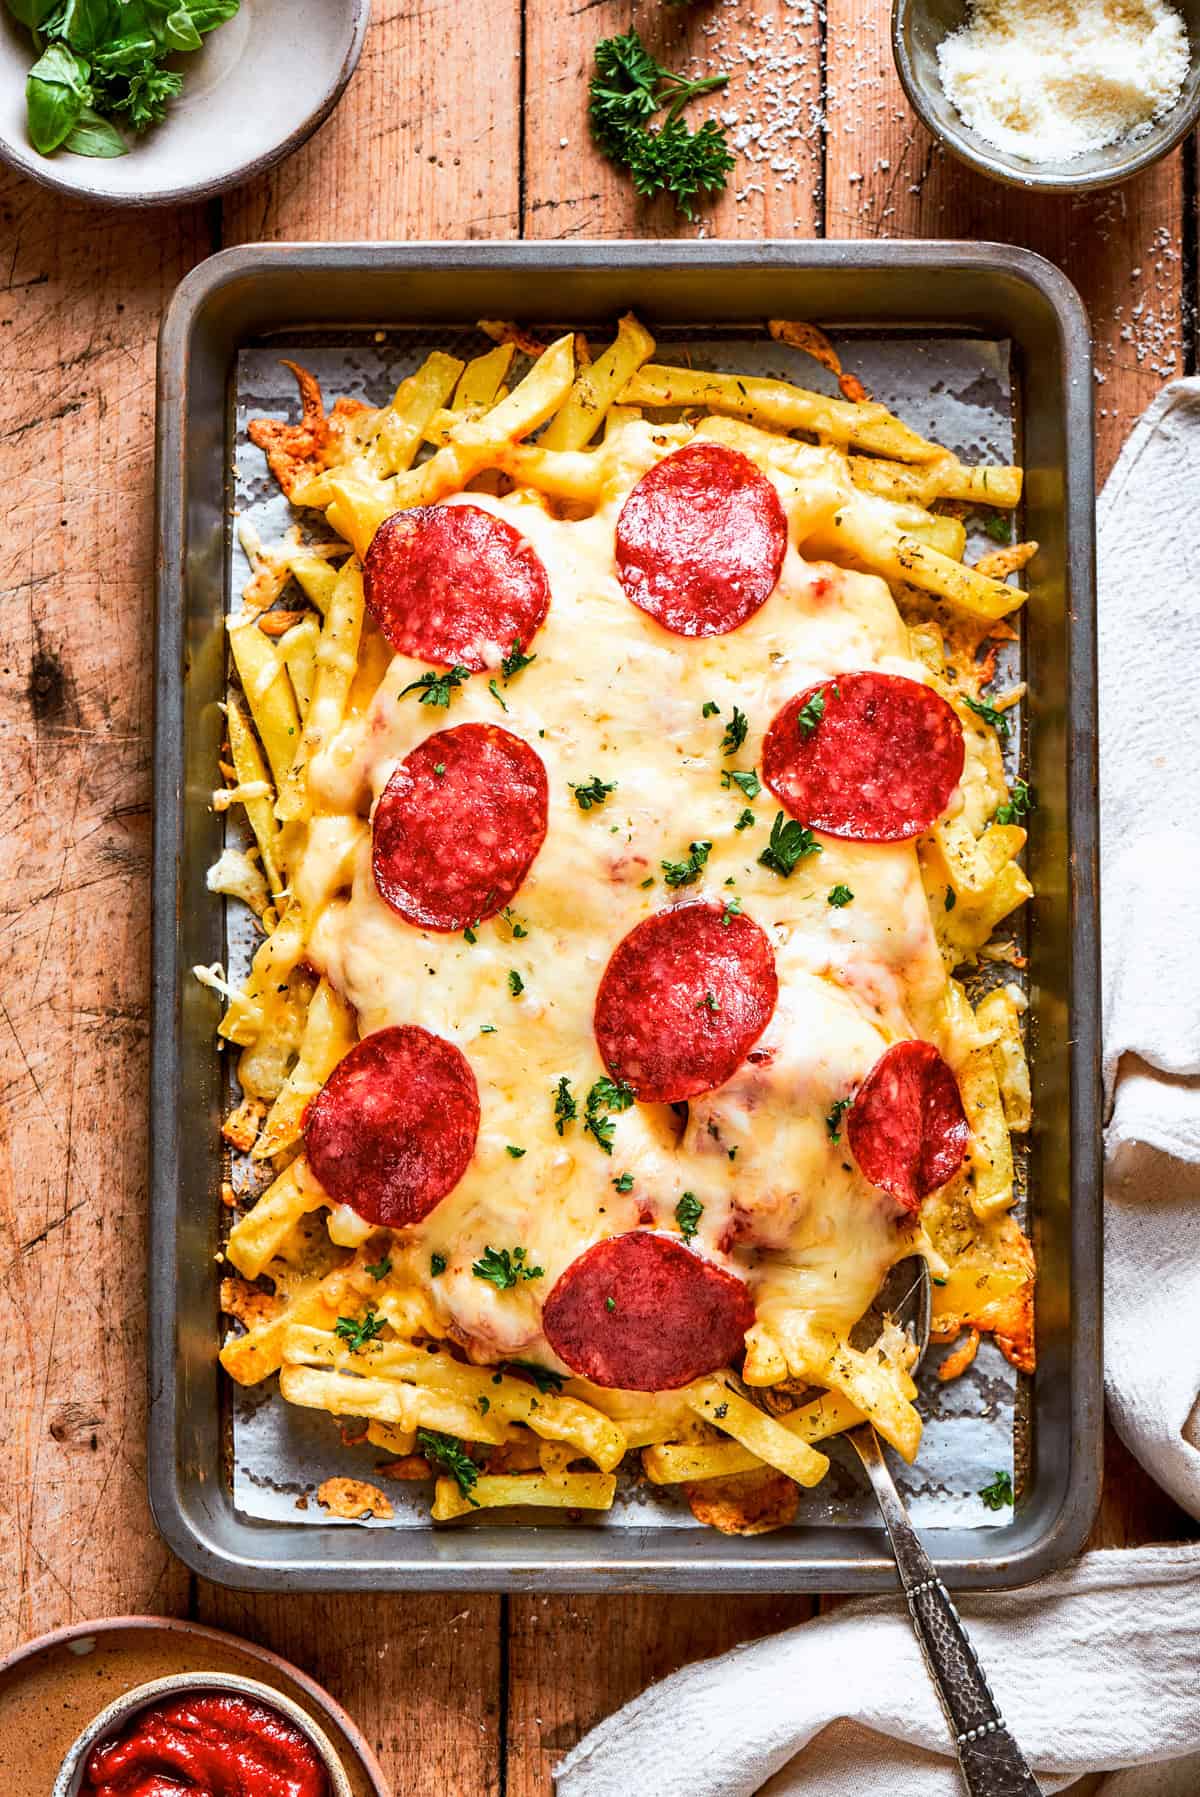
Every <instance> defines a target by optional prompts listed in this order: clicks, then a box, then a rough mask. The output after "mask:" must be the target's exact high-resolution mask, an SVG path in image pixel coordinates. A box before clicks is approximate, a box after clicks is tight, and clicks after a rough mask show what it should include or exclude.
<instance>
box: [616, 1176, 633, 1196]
mask: <svg viewBox="0 0 1200 1797" xmlns="http://www.w3.org/2000/svg"><path fill="white" fill-rule="evenodd" d="M613 1184H614V1185H615V1186H616V1188H617V1190H618V1192H632V1190H633V1174H632V1173H618V1174H617V1177H616V1178H615V1179H614V1180H613Z"/></svg>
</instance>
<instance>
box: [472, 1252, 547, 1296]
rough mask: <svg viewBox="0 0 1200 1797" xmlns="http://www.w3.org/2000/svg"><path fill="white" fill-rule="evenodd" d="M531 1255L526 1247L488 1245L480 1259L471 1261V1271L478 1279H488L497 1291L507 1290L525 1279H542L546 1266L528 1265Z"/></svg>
mask: <svg viewBox="0 0 1200 1797" xmlns="http://www.w3.org/2000/svg"><path fill="white" fill-rule="evenodd" d="M528 1258H529V1255H528V1250H527V1249H525V1248H493V1247H491V1246H490V1245H489V1246H488V1247H486V1248H485V1249H484V1251H483V1253H482V1254H481V1255H480V1256H479V1259H478V1260H473V1261H472V1262H471V1271H472V1273H474V1275H475V1277H476V1279H486V1280H487V1281H488V1282H489V1284H491V1285H494V1286H495V1287H496V1290H497V1291H501V1292H507V1291H510V1290H511V1289H512V1287H513V1286H514V1285H520V1283H521V1281H522V1280H523V1279H541V1278H542V1276H543V1275H544V1273H545V1271H546V1269H545V1267H531V1266H527V1265H526V1262H527V1261H528Z"/></svg>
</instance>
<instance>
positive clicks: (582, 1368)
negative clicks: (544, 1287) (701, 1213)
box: [542, 1229, 754, 1391]
mask: <svg viewBox="0 0 1200 1797" xmlns="http://www.w3.org/2000/svg"><path fill="white" fill-rule="evenodd" d="M753 1321H754V1303H753V1300H752V1299H751V1297H750V1294H749V1292H748V1291H747V1290H746V1287H745V1286H744V1285H743V1284H742V1281H741V1280H740V1279H737V1278H735V1277H734V1275H733V1274H732V1273H727V1272H726V1271H725V1269H724V1268H723V1267H718V1266H717V1265H716V1264H715V1263H714V1262H713V1261H711V1260H705V1259H703V1258H702V1256H701V1255H699V1254H694V1253H693V1252H692V1250H691V1249H690V1248H685V1247H684V1246H683V1243H682V1242H679V1241H676V1240H675V1239H674V1238H673V1237H671V1236H665V1235H652V1234H651V1233H650V1232H649V1231H648V1230H642V1229H635V1230H633V1231H631V1232H630V1234H628V1235H614V1236H609V1237H608V1238H607V1240H605V1241H603V1242H596V1243H595V1244H594V1246H592V1247H591V1248H588V1249H587V1250H586V1252H585V1253H583V1254H581V1255H580V1256H579V1258H578V1260H573V1261H572V1262H571V1264H570V1266H569V1267H568V1268H567V1270H566V1272H565V1273H564V1274H563V1275H562V1276H561V1278H560V1279H559V1280H558V1282H557V1283H556V1285H555V1287H554V1290H553V1291H552V1292H551V1293H550V1296H549V1298H547V1300H546V1307H545V1309H544V1310H543V1312H542V1329H543V1331H544V1332H545V1336H546V1340H547V1341H548V1342H549V1343H550V1346H551V1347H552V1348H553V1349H554V1352H555V1353H556V1354H557V1355H558V1357H559V1359H560V1360H561V1361H563V1362H564V1364H565V1365H567V1366H569V1367H570V1369H571V1371H572V1372H573V1373H578V1374H579V1376H580V1377H581V1378H583V1379H590V1380H591V1381H592V1383H593V1384H594V1385H608V1386H616V1387H617V1388H618V1390H621V1391H674V1390H675V1389H676V1388H677V1387H678V1386H680V1385H687V1384H689V1383H690V1382H691V1380H693V1379H699V1378H702V1377H703V1375H704V1374H705V1373H715V1372H716V1370H717V1368H718V1367H722V1366H728V1364H729V1362H730V1361H731V1360H733V1359H734V1358H735V1357H736V1356H737V1355H739V1354H741V1352H742V1348H743V1346H744V1341H745V1335H746V1331H747V1329H749V1328H750V1326H751V1324H752V1323H753Z"/></svg>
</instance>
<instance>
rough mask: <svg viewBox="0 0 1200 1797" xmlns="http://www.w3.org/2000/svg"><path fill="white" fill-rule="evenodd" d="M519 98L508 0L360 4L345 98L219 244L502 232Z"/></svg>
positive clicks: (515, 23) (225, 215)
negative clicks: (362, 13)
mask: <svg viewBox="0 0 1200 1797" xmlns="http://www.w3.org/2000/svg"><path fill="white" fill-rule="evenodd" d="M520 95H521V0H374V5H373V6H372V11H371V25H370V28H369V30H368V32H367V40H366V43H365V45H364V46H363V53H362V59H361V61H360V62H359V65H358V70H357V73H356V74H355V77H354V80H353V81H352V82H351V84H350V87H349V89H348V90H347V92H346V95H345V98H344V99H343V100H342V102H341V104H340V105H339V106H338V108H337V110H336V111H335V112H334V113H333V115H332V117H331V118H329V119H328V120H327V121H326V122H325V124H324V125H323V126H322V127H321V129H320V131H318V133H317V135H316V136H315V137H314V138H311V139H310V140H309V142H308V143H307V144H305V146H304V147H303V148H302V149H301V150H299V151H298V152H297V154H296V155H295V156H292V157H289V158H288V160H287V161H286V162H284V163H282V164H280V166H279V167H278V168H276V169H273V170H272V171H271V172H270V173H269V174H267V175H264V176H262V177H260V178H259V179H258V180H256V181H252V182H250V183H249V184H248V185H247V186H246V187H243V188H239V189H238V191H237V192H236V193H233V194H230V195H229V196H228V197H227V198H226V200H225V201H224V203H223V206H222V237H223V241H224V242H225V243H226V244H232V243H251V242H257V241H262V240H264V239H265V240H267V241H272V242H274V241H280V240H284V241H286V240H287V239H295V240H297V241H303V242H309V241H312V240H314V239H318V238H324V239H327V240H328V239H336V240H339V241H343V242H344V241H350V240H352V239H355V238H369V239H371V240H373V241H375V242H381V241H386V240H387V239H389V238H397V239H411V238H435V239H436V238H453V237H471V238H477V237H515V236H517V234H518V227H519V220H520V202H519V196H520V133H519V111H520Z"/></svg>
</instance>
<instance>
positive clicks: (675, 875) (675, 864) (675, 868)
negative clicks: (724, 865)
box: [662, 842, 712, 886]
mask: <svg viewBox="0 0 1200 1797" xmlns="http://www.w3.org/2000/svg"><path fill="white" fill-rule="evenodd" d="M688 848H689V851H690V852H689V854H688V858H687V860H686V861H664V862H663V863H662V870H663V879H664V880H665V881H666V883H667V885H668V886H694V885H695V883H696V881H697V880H698V879H699V878H700V875H701V873H702V872H703V869H704V863H705V862H706V861H707V860H708V857H709V856H710V855H711V854H712V843H711V842H692V843H689V844H688Z"/></svg>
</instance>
